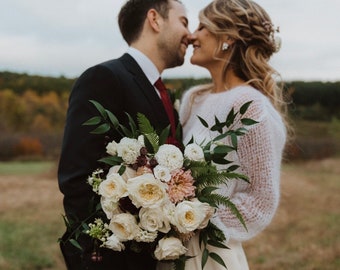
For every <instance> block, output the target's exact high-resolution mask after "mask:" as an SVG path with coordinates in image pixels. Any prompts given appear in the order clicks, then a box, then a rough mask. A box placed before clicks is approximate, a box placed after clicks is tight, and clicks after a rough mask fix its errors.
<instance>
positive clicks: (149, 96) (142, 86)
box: [121, 54, 167, 117]
mask: <svg viewBox="0 0 340 270" xmlns="http://www.w3.org/2000/svg"><path fill="white" fill-rule="evenodd" d="M121 61H122V63H123V65H124V66H125V67H126V69H127V70H128V71H129V72H130V73H131V74H132V77H133V79H134V81H135V82H136V84H137V85H138V87H139V91H140V92H141V93H142V94H143V95H144V97H145V98H146V100H148V102H149V105H150V107H151V108H153V110H154V111H155V113H156V114H158V115H164V116H165V117H167V115H166V112H165V109H164V106H163V103H162V101H161V99H160V98H159V96H158V95H157V93H156V90H155V88H154V86H153V85H151V83H150V81H149V80H148V78H147V77H146V76H145V74H144V72H143V70H142V69H141V68H140V66H139V65H138V64H137V62H136V61H135V60H134V59H133V58H132V57H131V56H130V55H129V54H124V55H123V56H122V57H121ZM160 112H162V113H160Z"/></svg>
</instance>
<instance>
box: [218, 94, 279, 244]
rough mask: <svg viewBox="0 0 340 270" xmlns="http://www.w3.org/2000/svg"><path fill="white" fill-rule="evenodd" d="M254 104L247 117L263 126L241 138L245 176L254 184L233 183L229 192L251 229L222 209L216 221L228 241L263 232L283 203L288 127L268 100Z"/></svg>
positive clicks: (241, 155)
mask: <svg viewBox="0 0 340 270" xmlns="http://www.w3.org/2000/svg"><path fill="white" fill-rule="evenodd" d="M253 103H254V104H252V105H251V107H250V110H249V111H248V112H247V115H246V117H247V118H252V119H255V120H257V121H258V122H259V123H258V124H256V125H254V126H252V127H251V128H250V129H249V131H248V133H247V134H246V135H244V136H242V137H241V138H240V139H239V144H238V152H237V155H238V159H239V163H240V168H241V173H243V174H245V175H247V176H248V177H249V180H250V184H248V183H245V182H243V181H242V180H235V182H234V183H232V184H231V186H233V190H232V191H231V192H230V190H229V192H228V195H230V199H231V201H232V202H233V203H234V204H235V205H236V207H237V208H238V210H239V211H240V212H241V214H242V216H243V218H244V221H245V224H246V226H247V230H245V228H244V227H243V225H242V224H241V223H240V222H239V220H238V219H237V217H235V215H234V214H233V213H232V212H231V211H230V209H228V208H220V209H219V210H218V211H217V213H216V215H215V217H214V218H213V222H214V223H215V224H216V225H218V226H219V227H220V228H221V229H222V230H223V231H224V233H225V235H226V237H227V239H235V240H237V241H245V240H248V239H250V238H252V237H254V236H255V235H256V234H258V233H259V232H261V231H262V230H263V229H264V228H265V227H266V226H267V225H268V224H269V223H270V221H271V220H272V218H273V216H274V214H275V211H276V209H277V207H278V203H279V189H280V166H281V156H282V151H283V147H284V143H285V128H284V125H283V123H282V121H281V118H280V116H279V114H278V113H277V112H276V111H275V110H274V108H273V107H272V106H271V104H270V103H269V101H268V100H263V99H262V100H255V101H254V102H253ZM229 189H230V186H229ZM221 192H223V189H222V190H221Z"/></svg>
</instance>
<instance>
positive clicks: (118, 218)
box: [109, 213, 140, 241]
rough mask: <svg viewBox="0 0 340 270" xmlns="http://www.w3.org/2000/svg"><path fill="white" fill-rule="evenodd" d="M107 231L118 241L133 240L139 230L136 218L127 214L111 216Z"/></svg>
mask: <svg viewBox="0 0 340 270" xmlns="http://www.w3.org/2000/svg"><path fill="white" fill-rule="evenodd" d="M109 229H110V230H111V231H112V232H113V233H114V234H115V235H116V236H117V237H118V239H119V240H120V241H128V240H133V239H134V238H135V237H136V235H137V234H138V232H139V230H140V228H139V227H138V225H137V221H136V218H135V217H134V216H133V215H131V214H128V213H121V214H118V215H115V216H113V217H112V219H111V222H110V224H109Z"/></svg>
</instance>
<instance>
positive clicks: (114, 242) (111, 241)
mask: <svg viewBox="0 0 340 270" xmlns="http://www.w3.org/2000/svg"><path fill="white" fill-rule="evenodd" d="M103 246H104V247H106V248H109V249H112V250H114V251H122V250H124V249H125V246H124V244H123V243H122V242H120V241H119V239H118V237H117V236H116V235H115V234H112V235H111V236H110V237H108V238H107V239H106V241H105V243H104V244H103Z"/></svg>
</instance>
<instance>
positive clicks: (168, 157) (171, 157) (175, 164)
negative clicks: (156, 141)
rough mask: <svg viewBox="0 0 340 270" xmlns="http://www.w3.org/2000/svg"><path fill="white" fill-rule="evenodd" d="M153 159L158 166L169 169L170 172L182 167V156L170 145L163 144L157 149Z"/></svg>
mask: <svg viewBox="0 0 340 270" xmlns="http://www.w3.org/2000/svg"><path fill="white" fill-rule="evenodd" d="M155 158H156V160H157V162H158V164H159V165H161V166H164V167H167V168H169V170H170V171H173V170H176V169H180V168H182V166H183V154H182V152H181V150H179V148H177V147H176V146H174V145H172V144H163V145H161V146H160V147H159V149H158V151H157V153H156V154H155Z"/></svg>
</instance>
